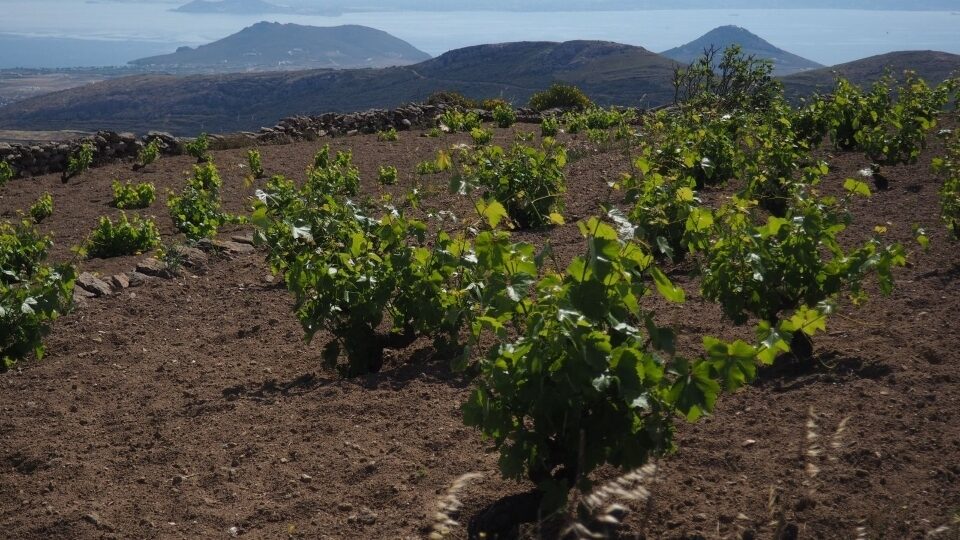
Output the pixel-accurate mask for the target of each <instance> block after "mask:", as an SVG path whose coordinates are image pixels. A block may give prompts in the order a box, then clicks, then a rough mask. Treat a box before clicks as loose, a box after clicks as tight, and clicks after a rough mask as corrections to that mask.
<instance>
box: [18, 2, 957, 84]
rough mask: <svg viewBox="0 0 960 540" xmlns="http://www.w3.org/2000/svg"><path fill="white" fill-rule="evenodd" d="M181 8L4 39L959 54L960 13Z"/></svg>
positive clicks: (25, 9) (79, 17)
mask: <svg viewBox="0 0 960 540" xmlns="http://www.w3.org/2000/svg"><path fill="white" fill-rule="evenodd" d="M175 6H176V4H169V3H160V2H151V3H132V4H131V3H128V4H123V3H110V2H94V1H91V2H85V1H82V0H0V8H2V10H3V14H4V15H3V18H2V21H3V24H2V25H0V34H17V35H22V36H35V37H43V38H79V39H91V40H109V41H111V42H112V43H109V44H103V43H101V44H99V45H102V46H103V47H102V48H100V50H101V51H102V53H100V54H99V55H98V53H97V50H98V47H96V46H94V47H91V48H90V51H89V52H84V54H83V55H80V56H82V58H80V59H77V58H73V59H72V60H71V61H72V62H73V65H101V64H104V65H109V64H117V63H118V62H117V59H118V58H122V57H124V51H125V50H127V49H129V51H130V56H129V59H131V60H132V59H134V58H137V57H139V56H142V55H143V51H144V50H151V51H154V50H156V51H158V52H159V51H164V50H168V51H170V52H172V51H173V50H174V49H175V48H176V47H178V46H181V45H198V44H202V43H207V42H210V41H214V40H216V39H219V38H222V37H224V36H227V35H229V34H232V33H234V32H237V31H238V30H240V29H242V28H244V27H246V26H249V25H251V24H253V23H255V22H258V21H261V20H269V21H278V22H294V23H299V24H309V25H316V26H331V25H339V24H362V25H366V26H372V27H374V28H379V29H381V30H385V31H387V32H390V33H391V34H394V35H396V36H397V37H400V38H402V39H404V40H407V41H409V42H410V43H411V44H413V45H414V46H416V47H418V48H420V49H422V50H424V51H426V52H428V53H430V54H431V55H438V54H441V53H443V52H444V51H447V50H450V49H454V48H458V47H464V46H467V45H476V44H481V43H496V42H505V41H520V40H549V41H564V40H570V39H599V40H608V41H617V42H621V43H628V44H632V45H639V46H642V47H645V48H647V49H650V50H652V51H656V52H660V51H663V50H666V49H669V48H671V47H675V46H677V45H680V44H682V43H686V42H688V41H690V40H693V39H695V38H697V37H698V36H700V35H701V34H703V33H705V32H706V31H708V30H710V29H712V28H714V27H716V26H720V25H725V24H734V25H738V26H742V27H744V28H747V29H748V30H750V31H751V32H754V33H755V34H758V35H760V37H762V38H764V39H766V40H768V41H770V42H771V43H773V44H774V45H776V46H778V47H780V48H782V49H786V50H788V51H790V52H793V53H796V54H799V55H800V56H803V57H806V58H809V59H810V60H814V61H816V62H820V63H822V64H826V65H833V64H838V63H842V62H847V61H850V60H855V59H858V58H863V57H866V56H871V55H874V54H881V53H885V52H890V51H895V50H915V49H934V50H940V51H946V52H952V53H957V54H960V30H958V29H960V9H958V10H957V11H956V12H943V11H939V12H931V11H860V10H731V9H722V10H657V11H598V12H551V13H516V12H495V11H471V12H370V13H349V14H345V15H342V16H339V17H321V16H302V15H287V14H275V15H253V16H247V15H198V14H184V13H176V12H172V11H170V9H171V8H172V7H175ZM8 37H9V36H8ZM28 43H29V42H28ZM93 45H97V44H96V43H94V44H93ZM5 49H7V50H6V51H5V52H2V51H0V67H10V62H11V58H15V57H16V56H17V51H15V50H10V49H9V47H5ZM21 52H22V51H21ZM107 52H109V54H106V53H107ZM51 61H54V62H55V60H53V59H51Z"/></svg>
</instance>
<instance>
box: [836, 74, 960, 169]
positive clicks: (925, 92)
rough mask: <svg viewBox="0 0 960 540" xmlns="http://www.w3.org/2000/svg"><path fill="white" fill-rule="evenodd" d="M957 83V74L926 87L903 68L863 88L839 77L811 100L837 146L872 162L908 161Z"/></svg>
mask: <svg viewBox="0 0 960 540" xmlns="http://www.w3.org/2000/svg"><path fill="white" fill-rule="evenodd" d="M958 85H960V79H949V80H947V81H945V82H943V83H941V84H940V85H938V86H937V87H935V88H930V87H929V86H928V85H927V84H926V83H925V82H924V81H923V80H922V79H920V78H918V77H917V76H916V74H915V73H913V72H909V71H908V72H906V79H905V80H904V82H903V84H901V85H899V86H897V85H896V84H895V82H894V80H893V77H891V76H890V75H886V76H884V77H881V78H880V79H879V80H877V81H876V82H875V83H874V84H873V86H872V87H871V88H870V90H869V91H868V92H864V91H863V90H861V89H860V88H859V87H857V86H855V85H853V84H851V83H850V82H849V81H847V80H845V79H842V78H840V79H838V80H837V83H836V86H835V88H834V91H833V94H832V95H831V96H830V97H829V98H819V102H820V103H818V104H817V105H819V108H820V109H821V110H822V116H823V119H824V122H825V123H826V127H827V129H828V131H829V134H830V136H831V139H832V141H833V143H834V145H836V146H837V147H838V148H842V149H845V150H849V149H858V150H861V151H863V152H864V153H865V154H866V155H867V157H868V158H869V159H870V160H871V161H872V162H873V163H874V166H875V167H877V168H878V167H880V166H890V165H898V164H908V163H915V162H916V160H917V158H918V157H919V155H920V151H921V150H922V149H923V148H925V147H926V135H927V133H928V132H929V131H930V130H932V129H933V128H934V127H935V126H936V125H937V117H938V115H939V114H940V112H941V111H942V109H943V108H944V106H945V105H946V104H947V102H948V101H949V100H950V98H951V94H952V93H953V92H955V91H956V89H957V87H958Z"/></svg>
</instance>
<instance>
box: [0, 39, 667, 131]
mask: <svg viewBox="0 0 960 540" xmlns="http://www.w3.org/2000/svg"><path fill="white" fill-rule="evenodd" d="M677 65H678V64H676V63H675V62H674V61H673V60H670V59H667V58H664V57H662V56H660V55H657V54H654V53H652V52H650V51H648V50H646V49H643V48H641V47H634V46H630V45H621V44H618V43H609V42H602V41H569V42H565V43H554V42H520V43H506V44H499V45H479V46H475V47H467V48H464V49H458V50H454V51H451V52H448V53H446V54H443V55H441V56H439V57H437V58H435V59H432V60H427V61H425V62H422V63H419V64H415V65H412V66H402V67H391V68H383V69H355V70H311V71H282V72H269V73H234V74H221V75H194V76H188V77H175V76H170V75H141V76H133V77H123V78H119V79H112V80H108V81H103V82H100V83H95V84H91V85H87V86H83V87H80V88H74V89H70V90H66V91H62V92H56V93H53V94H47V95H44V96H41V97H37V98H32V99H27V100H23V101H19V102H17V103H14V104H11V105H8V106H6V107H3V108H0V128H2V129H14V128H16V129H46V127H45V126H56V129H67V128H74V129H80V128H84V129H87V130H96V129H101V128H102V129H114V130H118V131H140V132H143V131H148V130H151V129H163V130H167V131H172V132H174V133H177V134H184V135H188V134H196V133H198V132H200V131H204V130H205V131H209V132H226V131H237V130H256V129H258V128H259V127H260V126H264V125H273V124H274V123H275V122H276V121H277V120H278V119H280V118H283V117H285V116H290V115H295V114H316V113H323V112H329V111H355V110H361V109H366V108H372V107H393V106H397V105H400V104H402V103H404V102H410V101H421V100H423V99H425V98H426V97H427V96H429V95H430V94H431V93H433V92H435V91H437V90H456V91H459V92H462V93H464V94H466V95H468V96H471V97H478V98H479V97H499V96H502V97H504V98H506V99H509V100H512V101H513V102H514V103H517V104H525V103H526V101H527V100H528V99H529V98H530V96H531V95H532V94H533V93H534V92H536V91H539V90H542V89H544V88H547V87H548V86H549V85H550V84H552V83H554V82H557V81H562V82H566V83H570V84H574V85H577V86H579V87H580V88H582V89H583V90H584V91H585V92H587V94H589V95H590V96H591V97H592V98H593V99H594V100H596V101H597V102H598V103H600V104H603V105H611V104H622V105H639V106H652V105H660V104H664V103H668V102H670V101H671V100H672V99H673V86H672V83H671V80H672V76H673V70H674V68H675V67H676V66H677Z"/></svg>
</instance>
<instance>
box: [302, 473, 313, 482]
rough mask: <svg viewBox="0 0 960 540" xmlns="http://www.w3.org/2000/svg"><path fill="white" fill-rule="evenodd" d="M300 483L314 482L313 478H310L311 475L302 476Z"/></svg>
mask: <svg viewBox="0 0 960 540" xmlns="http://www.w3.org/2000/svg"><path fill="white" fill-rule="evenodd" d="M300 481H301V482H312V481H313V477H312V476H310V475H309V474H301V475H300Z"/></svg>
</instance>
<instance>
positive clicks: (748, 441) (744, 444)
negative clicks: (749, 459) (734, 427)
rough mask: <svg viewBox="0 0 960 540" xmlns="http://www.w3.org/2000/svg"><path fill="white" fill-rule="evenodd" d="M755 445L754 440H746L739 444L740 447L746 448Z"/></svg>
mask: <svg viewBox="0 0 960 540" xmlns="http://www.w3.org/2000/svg"><path fill="white" fill-rule="evenodd" d="M755 444H757V441H756V439H747V440H745V441H743V444H741V445H740V446H742V447H744V448H746V447H748V446H753V445H755Z"/></svg>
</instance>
